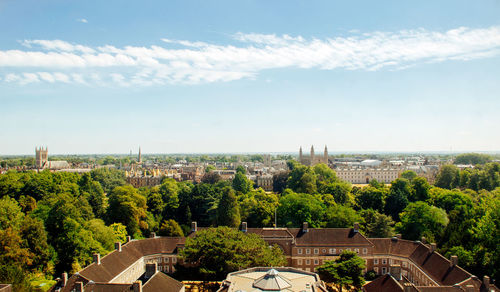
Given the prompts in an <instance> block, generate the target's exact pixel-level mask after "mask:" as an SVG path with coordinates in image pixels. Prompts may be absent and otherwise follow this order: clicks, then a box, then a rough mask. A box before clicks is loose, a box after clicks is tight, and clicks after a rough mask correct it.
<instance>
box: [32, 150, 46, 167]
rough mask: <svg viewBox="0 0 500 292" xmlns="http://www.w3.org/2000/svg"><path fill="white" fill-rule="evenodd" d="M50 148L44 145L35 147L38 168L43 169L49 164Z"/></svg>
mask: <svg viewBox="0 0 500 292" xmlns="http://www.w3.org/2000/svg"><path fill="white" fill-rule="evenodd" d="M48 153H49V150H48V148H47V147H45V149H43V147H39V148H35V161H36V162H35V166H36V168H37V169H42V168H44V167H45V166H46V165H47V162H48V160H49V154H48Z"/></svg>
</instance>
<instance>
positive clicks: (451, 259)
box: [450, 255, 458, 267]
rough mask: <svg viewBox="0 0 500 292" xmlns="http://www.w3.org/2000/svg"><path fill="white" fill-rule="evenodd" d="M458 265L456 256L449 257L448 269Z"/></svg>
mask: <svg viewBox="0 0 500 292" xmlns="http://www.w3.org/2000/svg"><path fill="white" fill-rule="evenodd" d="M456 265H458V257H457V256H456V255H452V256H451V257H450V267H454V266H456Z"/></svg>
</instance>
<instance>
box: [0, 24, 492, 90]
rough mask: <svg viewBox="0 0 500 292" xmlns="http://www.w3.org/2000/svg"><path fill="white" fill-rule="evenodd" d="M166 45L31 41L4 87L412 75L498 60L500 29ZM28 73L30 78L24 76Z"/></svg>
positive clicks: (5, 58) (14, 58) (11, 61)
mask: <svg viewBox="0 0 500 292" xmlns="http://www.w3.org/2000/svg"><path fill="white" fill-rule="evenodd" d="M162 41H163V42H164V43H165V46H155V45H154V46H149V47H146V46H125V47H115V46H112V45H104V46H97V47H96V46H88V45H82V44H75V43H70V42H66V41H63V40H24V41H22V42H21V44H22V45H23V46H24V47H25V48H26V49H24V50H3V51H2V50H0V72H1V73H3V78H2V79H3V82H17V83H20V84H30V83H38V82H50V83H52V82H63V83H75V84H87V85H92V84H101V85H102V84H115V85H118V86H131V85H140V86H151V85H162V84H199V83H210V82H228V81H232V80H238V79H242V78H254V77H255V76H257V75H258V74H259V72H261V71H263V70H266V69H279V68H303V69H320V70H334V69H340V70H364V71H377V70H404V69H406V68H409V67H412V66H415V65H418V64H422V63H435V62H444V61H451V60H461V61H467V60H471V59H477V58H488V57H493V56H497V55H499V54H500V26H493V27H489V28H482V29H471V28H466V27H460V28H456V29H452V30H448V31H445V32H436V31H428V30H425V29H418V30H404V31H398V32H371V33H360V32H357V33H353V35H352V36H349V37H333V38H325V39H318V38H306V37H303V36H290V35H274V34H255V33H251V34H245V33H237V34H235V35H233V42H234V41H236V43H238V44H239V45H229V44H210V43H206V42H200V41H187V40H171V39H162ZM173 45H175V46H173ZM14 71H15V72H14ZM20 71H21V72H23V71H24V73H16V72H20ZM42 73H43V74H42ZM47 74H50V75H47ZM61 74H62V75H61ZM35 77H36V78H35Z"/></svg>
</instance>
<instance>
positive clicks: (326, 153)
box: [323, 145, 328, 165]
mask: <svg viewBox="0 0 500 292" xmlns="http://www.w3.org/2000/svg"><path fill="white" fill-rule="evenodd" d="M323 156H324V157H323V158H324V160H325V164H326V165H328V148H327V147H326V145H325V152H324V153H323Z"/></svg>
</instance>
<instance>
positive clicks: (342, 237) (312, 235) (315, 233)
mask: <svg viewBox="0 0 500 292" xmlns="http://www.w3.org/2000/svg"><path fill="white" fill-rule="evenodd" d="M288 230H289V231H290V233H291V234H292V235H293V236H294V237H295V239H296V245H299V246H300V245H305V246H311V245H316V246H329V245H331V246H338V245H343V246H344V245H346V246H348V245H356V246H362V245H366V246H371V245H372V243H371V242H370V241H369V240H368V239H366V237H364V236H363V235H362V234H361V233H359V232H354V230H353V229H352V228H309V229H308V232H303V231H302V229H300V228H289V229H288Z"/></svg>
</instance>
